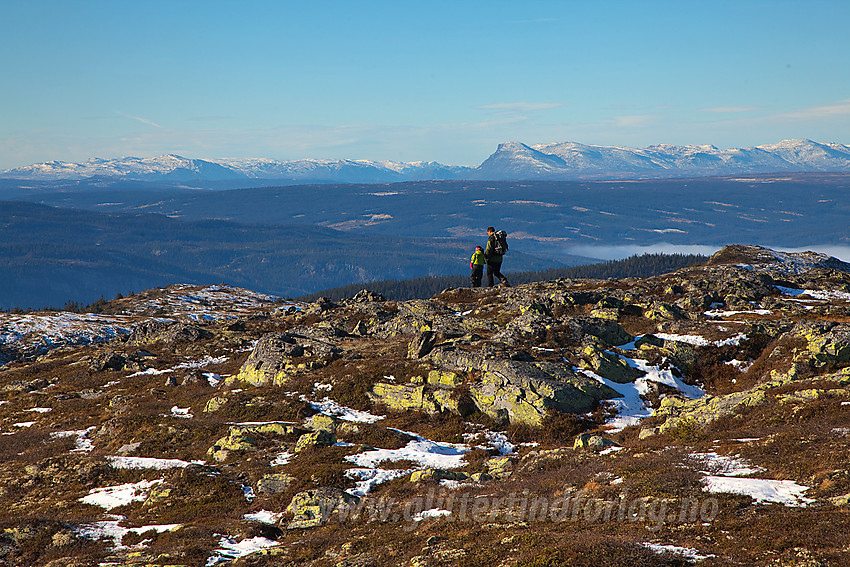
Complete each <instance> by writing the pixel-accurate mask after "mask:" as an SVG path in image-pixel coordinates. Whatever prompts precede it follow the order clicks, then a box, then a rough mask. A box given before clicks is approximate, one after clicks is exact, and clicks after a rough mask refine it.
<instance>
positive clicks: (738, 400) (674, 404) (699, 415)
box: [653, 372, 794, 433]
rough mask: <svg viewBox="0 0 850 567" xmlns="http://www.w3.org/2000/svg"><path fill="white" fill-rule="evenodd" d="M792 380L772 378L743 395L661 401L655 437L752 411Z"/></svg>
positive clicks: (787, 376)
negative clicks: (774, 389) (741, 411)
mask: <svg viewBox="0 0 850 567" xmlns="http://www.w3.org/2000/svg"><path fill="white" fill-rule="evenodd" d="M793 379H794V373H793V372H791V373H789V374H784V375H780V374H774V375H773V378H772V379H771V380H769V381H767V382H764V383H762V384H759V385H758V386H755V387H754V388H751V389H749V390H745V391H743V392H734V393H732V394H726V395H723V396H705V397H704V398H699V399H697V400H683V399H681V398H678V397H673V396H669V397H666V398H664V399H663V400H661V404H660V406H659V407H658V408H657V409H656V410H655V413H654V414H653V415H655V416H666V420H665V421H664V423H663V424H661V425H660V426H658V428H657V429H656V431H657V432H658V433H666V432H669V431H672V430H674V429H675V428H677V427H681V426H684V425H692V426H694V427H697V428H702V427H704V426H706V425H708V424H710V423H712V422H713V421H715V420H717V419H719V418H721V417H725V416H728V415H732V414H734V413H735V412H737V411H739V410H740V409H743V408H746V407H755V406H758V405H761V404H763V403H764V402H765V401H766V400H767V392H768V391H769V390H770V389H772V388H776V387H778V386H782V385H784V384H787V383H789V382H791V381H792V380H793Z"/></svg>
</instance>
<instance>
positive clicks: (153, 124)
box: [118, 112, 162, 128]
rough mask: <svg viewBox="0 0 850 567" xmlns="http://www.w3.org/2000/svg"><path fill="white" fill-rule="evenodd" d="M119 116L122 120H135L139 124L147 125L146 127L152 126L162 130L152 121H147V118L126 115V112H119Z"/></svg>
mask: <svg viewBox="0 0 850 567" xmlns="http://www.w3.org/2000/svg"><path fill="white" fill-rule="evenodd" d="M118 114H119V115H121V116H123V117H124V118H129V119H130V120H136V121H137V122H141V123H142V124H147V125H148V126H153V127H154V128H162V126H160V125H159V124H157V123H156V122H154V121H152V120H148V119H147V118H142V117H141V116H133V115H132V114H127V113H126V112H119V113H118Z"/></svg>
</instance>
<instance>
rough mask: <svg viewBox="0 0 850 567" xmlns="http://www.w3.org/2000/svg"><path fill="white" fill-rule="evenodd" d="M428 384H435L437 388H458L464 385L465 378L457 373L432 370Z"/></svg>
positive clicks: (429, 373)
mask: <svg viewBox="0 0 850 567" xmlns="http://www.w3.org/2000/svg"><path fill="white" fill-rule="evenodd" d="M428 383H429V384H433V385H435V386H445V387H447V388H456V387H458V386H460V385H461V384H463V377H462V376H460V375H458V374H457V373H456V372H444V371H440V370H431V371H429V372H428Z"/></svg>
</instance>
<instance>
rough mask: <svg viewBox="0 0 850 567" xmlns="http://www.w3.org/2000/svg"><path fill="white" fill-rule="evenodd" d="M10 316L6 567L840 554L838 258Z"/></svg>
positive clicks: (242, 293)
mask: <svg viewBox="0 0 850 567" xmlns="http://www.w3.org/2000/svg"><path fill="white" fill-rule="evenodd" d="M98 310H99V311H100V313H75V312H68V311H47V312H29V313H4V314H0V364H2V366H0V434H1V435H0V565H51V566H54V567H58V566H66V567H69V566H73V565H80V566H82V565H97V564H102V565H108V564H117V565H187V566H188V565H191V566H195V565H216V564H220V563H222V564H223V563H228V562H231V563H232V564H234V565H293V566H294V565H316V566H362V567H366V566H385V565H386V566H396V565H404V566H411V567H414V566H421V567H424V566H435V565H461V566H473V565H482V566H484V565H487V566H491V565H504V566H554V565H588V566H590V565H621V564H633V565H646V566H655V565H668V566H673V565H689V564H700V565H706V566H711V565H742V564H743V565H775V566H799V567H802V566H821V565H824V566H825V565H845V564H847V563H848V560H849V559H850V558H848V553H850V552H848V550H849V549H850V520H848V518H850V515H848V509H850V508H848V506H849V505H850V469H848V464H847V454H848V448H850V447H848V444H850V437H849V436H850V411H848V410H849V409H850V266H849V265H847V264H844V263H842V262H839V261H837V260H835V259H833V258H828V257H826V256H823V255H819V254H813V253H802V254H783V253H779V252H774V251H771V250H768V249H764V248H758V247H751V246H729V247H726V248H724V249H723V250H721V251H720V252H718V253H717V254H715V255H714V256H712V257H711V258H710V259H709V260H708V261H707V262H706V263H704V264H701V265H697V266H691V267H687V268H683V269H680V270H678V271H675V272H671V273H667V274H662V275H656V276H651V277H644V278H621V279H604V280H600V279H567V278H561V279H553V280H548V281H539V282H533V283H527V284H522V285H518V286H515V287H513V288H507V289H503V288H489V289H488V288H479V289H469V288H450V289H445V290H442V291H441V292H440V293H438V294H436V295H434V296H433V297H431V298H429V299H417V300H409V301H399V300H387V299H385V298H384V297H382V296H381V295H379V294H377V293H375V292H373V291H366V290H364V291H361V292H358V293H356V294H353V295H352V296H350V297H348V298H345V299H337V300H331V299H328V298H318V299H316V300H314V301H310V302H306V301H305V302H292V301H284V300H281V299H279V298H276V297H273V296H269V295H263V294H258V293H254V292H250V291H247V290H244V289H239V288H233V287H228V286H194V285H191V286H190V285H172V286H168V287H165V288H158V289H151V290H147V291H143V292H139V293H135V294H132V295H128V296H126V297H118V298H116V299H113V300H110V301H103V302H100V303H99V304H98Z"/></svg>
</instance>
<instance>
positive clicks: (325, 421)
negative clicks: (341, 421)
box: [304, 413, 337, 433]
mask: <svg viewBox="0 0 850 567" xmlns="http://www.w3.org/2000/svg"><path fill="white" fill-rule="evenodd" d="M304 427H306V428H307V429H309V430H311V431H327V432H328V433H336V429H337V422H336V420H335V419H334V418H332V417H331V416H329V415H325V414H322V413H317V414H316V415H313V416H310V417H309V418H307V419H306V420H305V421H304Z"/></svg>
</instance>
